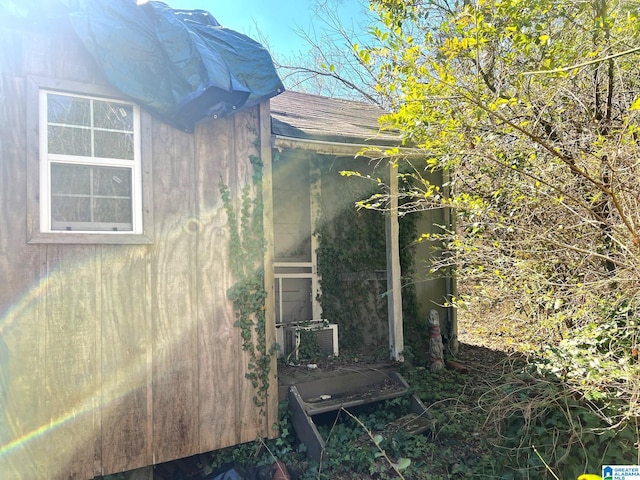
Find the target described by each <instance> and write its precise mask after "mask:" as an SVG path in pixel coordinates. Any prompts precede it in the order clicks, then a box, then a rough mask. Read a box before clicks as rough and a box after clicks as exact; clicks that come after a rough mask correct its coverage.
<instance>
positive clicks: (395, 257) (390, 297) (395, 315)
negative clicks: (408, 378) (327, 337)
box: [386, 161, 404, 362]
mask: <svg viewBox="0 0 640 480" xmlns="http://www.w3.org/2000/svg"><path fill="white" fill-rule="evenodd" d="M389 190H390V191H389V194H390V201H389V214H388V216H387V218H386V232H387V306H388V310H389V352H390V354H391V358H392V359H393V360H396V361H398V362H402V361H404V357H403V355H402V353H403V351H404V336H403V330H402V291H401V275H402V274H401V271H400V227H399V225H398V165H397V164H396V163H395V162H393V161H389Z"/></svg>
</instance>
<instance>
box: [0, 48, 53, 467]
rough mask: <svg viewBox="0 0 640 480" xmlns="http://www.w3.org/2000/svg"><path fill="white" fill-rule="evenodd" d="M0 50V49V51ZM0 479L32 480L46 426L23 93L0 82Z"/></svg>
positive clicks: (13, 82)
mask: <svg viewBox="0 0 640 480" xmlns="http://www.w3.org/2000/svg"><path fill="white" fill-rule="evenodd" d="M0 48H1V47H0ZM0 98H6V99H13V100H15V101H14V102H11V103H5V104H4V106H3V108H0V405H1V407H2V408H0V472H3V473H4V474H6V475H7V476H8V477H12V478H39V477H40V476H41V474H40V472H41V471H43V470H42V469H43V468H44V464H45V462H46V456H45V455H44V454H43V453H42V452H43V449H42V447H43V446H44V445H46V442H45V440H44V438H43V435H41V434H39V432H41V431H42V428H43V427H44V426H46V425H47V424H48V419H46V420H45V418H44V414H43V409H42V408H41V401H40V396H39V391H40V387H41V384H42V381H43V380H42V374H43V371H42V366H43V364H44V358H43V357H42V356H40V355H39V350H40V346H41V343H42V341H43V332H42V329H41V328H40V317H39V315H38V310H39V308H38V307H39V298H40V296H41V293H42V288H43V285H44V279H43V278H41V276H40V267H39V262H40V258H41V257H40V249H39V248H37V247H35V248H34V247H32V246H28V245H27V244H26V222H25V214H26V207H25V205H26V199H25V194H26V189H25V188H24V185H25V183H26V168H25V162H26V158H25V157H26V156H25V151H26V145H25V142H26V135H25V133H24V132H25V130H24V129H25V111H24V107H23V106H24V102H25V86H24V80H23V79H22V78H19V77H10V76H4V75H0Z"/></svg>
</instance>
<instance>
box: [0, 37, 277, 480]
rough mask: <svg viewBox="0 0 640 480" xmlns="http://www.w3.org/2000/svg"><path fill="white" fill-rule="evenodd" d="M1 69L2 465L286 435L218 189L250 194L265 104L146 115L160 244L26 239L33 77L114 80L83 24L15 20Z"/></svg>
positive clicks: (143, 456)
mask: <svg viewBox="0 0 640 480" xmlns="http://www.w3.org/2000/svg"><path fill="white" fill-rule="evenodd" d="M0 75H1V76H0V472H1V473H0V476H1V477H2V478H7V479H25V480H31V479H35V478H38V479H49V478H51V479H58V478H60V479H62V478H64V479H69V478H74V479H76V478H77V479H87V478H92V477H93V476H95V475H99V474H106V473H112V472H117V471H123V470H128V469H132V468H136V467H140V466H144V465H149V464H152V463H159V462H164V461H167V460H171V459H175V458H179V457H184V456H188V455H193V454H195V453H198V452H204V451H209V450H213V449H218V448H222V447H225V446H229V445H233V444H237V443H240V442H246V441H250V440H254V439H255V438H256V437H257V436H267V435H273V431H272V429H271V428H270V427H271V424H272V421H273V419H274V418H276V417H275V415H276V412H277V405H276V404H275V402H276V401H277V399H276V396H275V395H273V396H271V397H270V399H269V401H268V405H267V411H268V416H269V418H268V419H261V418H260V415H259V411H258V409H257V407H255V405H254V403H253V397H254V395H255V392H254V390H253V388H252V387H251V384H250V382H249V381H248V380H246V379H245V373H246V371H247V365H248V363H249V359H248V356H247V353H246V352H243V351H242V344H241V338H240V332H239V330H238V329H237V328H236V327H234V321H235V318H234V313H233V309H232V305H231V303H230V302H229V300H228V299H227V296H226V292H227V289H228V288H229V287H230V286H232V284H233V283H234V279H233V278H232V277H231V274H230V271H229V265H228V264H229V227H228V225H227V216H226V213H225V211H224V209H223V204H222V199H221V196H220V193H219V185H220V182H223V183H224V184H226V185H228V186H229V187H230V189H231V192H232V195H233V198H234V199H235V201H236V202H237V203H238V205H237V206H238V208H239V207H240V197H241V194H242V189H243V187H244V186H245V185H247V184H249V183H250V182H251V181H252V180H251V179H252V174H253V171H252V166H251V163H250V161H249V156H250V155H259V154H260V151H259V145H258V143H257V142H256V139H257V136H258V132H260V131H262V132H265V129H264V128H262V129H261V128H260V112H259V108H258V107H256V108H254V109H251V110H249V111H245V112H240V113H238V114H236V115H235V116H234V117H232V118H227V119H222V120H216V121H211V122H207V123H204V124H202V125H200V126H198V128H197V130H196V132H195V134H187V133H182V132H180V131H177V130H175V129H173V128H171V127H169V126H167V125H166V124H164V123H162V122H160V121H158V120H155V119H153V118H151V117H150V116H148V115H147V116H146V117H145V118H146V120H144V122H143V139H142V140H143V153H142V155H143V157H142V163H143V169H144V170H147V171H148V170H150V171H149V172H148V175H147V176H146V177H145V178H148V179H152V184H151V185H149V184H145V185H143V189H145V190H146V193H145V198H148V199H152V202H151V205H149V204H146V205H144V208H147V209H152V212H150V213H152V215H151V216H150V218H152V219H153V226H152V227H153V228H152V229H150V230H151V231H152V232H153V235H152V244H149V245H56V244H27V208H26V205H27V201H28V198H27V194H28V189H27V184H28V179H27V168H26V165H27V162H28V161H29V158H31V159H33V155H37V145H33V144H27V138H30V137H32V136H33V135H28V132H27V108H28V106H27V84H28V81H29V80H28V76H30V75H37V76H41V77H48V78H54V79H62V80H73V81H76V82H88V83H104V81H103V79H102V76H101V74H100V73H99V72H98V70H97V69H96V67H95V65H94V64H93V61H92V60H91V58H90V57H89V56H88V55H87V54H86V53H85V51H84V50H83V48H82V47H81V46H80V45H79V44H78V43H77V42H76V41H75V37H74V36H73V34H71V33H70V32H66V31H61V32H53V31H47V32H44V33H43V32H42V31H28V32H21V31H17V30H13V31H11V30H8V29H4V30H3V29H2V26H1V25H0ZM29 108H32V107H29ZM264 118H265V117H264V116H263V120H262V121H265V119H264ZM266 118H267V119H268V116H267V117H266ZM266 132H268V130H266ZM32 133H33V132H32ZM267 141H268V139H267ZM264 151H268V150H265V149H263V154H264ZM30 156H31V157H30ZM150 187H151V188H152V196H151V195H148V193H149V191H148V189H149V188H150ZM30 194H34V195H37V192H30ZM274 331H275V330H274ZM273 334H274V333H273V332H269V333H268V336H269V338H272V337H273ZM272 377H273V378H275V377H274V376H273V375H272Z"/></svg>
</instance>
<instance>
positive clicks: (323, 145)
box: [271, 135, 424, 158]
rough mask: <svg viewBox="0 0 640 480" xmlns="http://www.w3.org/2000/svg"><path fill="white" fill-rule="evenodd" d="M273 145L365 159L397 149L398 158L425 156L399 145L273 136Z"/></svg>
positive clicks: (380, 155) (381, 155)
mask: <svg viewBox="0 0 640 480" xmlns="http://www.w3.org/2000/svg"><path fill="white" fill-rule="evenodd" d="M271 145H272V146H273V147H274V148H277V149H278V150H282V149H302V150H310V151H313V152H315V153H320V154H323V155H335V156H344V157H348V156H352V157H365V158H384V157H388V155H385V152H386V151H388V150H393V149H397V150H398V156H401V157H403V158H408V157H422V156H424V154H423V153H422V152H421V151H420V150H419V149H416V148H407V147H398V146H397V145H371V144H366V143H351V142H350V143H345V142H336V141H330V140H316V139H310V138H295V137H287V136H283V135H272V136H271Z"/></svg>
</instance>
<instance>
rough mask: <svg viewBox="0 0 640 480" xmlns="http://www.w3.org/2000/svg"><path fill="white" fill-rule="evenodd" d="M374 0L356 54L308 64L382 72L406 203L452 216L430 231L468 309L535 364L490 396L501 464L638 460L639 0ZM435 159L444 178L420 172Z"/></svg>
mask: <svg viewBox="0 0 640 480" xmlns="http://www.w3.org/2000/svg"><path fill="white" fill-rule="evenodd" d="M371 5H372V11H373V12H374V13H376V14H377V15H378V21H377V22H372V23H371V25H370V28H369V33H370V34H371V37H370V38H369V39H363V38H362V36H361V35H358V36H357V37H356V36H352V37H351V38H352V41H351V42H350V43H351V47H352V51H351V52H350V54H351V58H352V59H355V61H352V62H343V61H342V60H340V59H338V60H336V61H335V63H331V64H327V60H329V61H331V62H333V59H334V58H336V57H335V56H330V55H325V56H323V57H322V58H323V60H324V62H320V63H319V64H317V65H316V68H315V70H316V71H317V72H318V73H319V74H320V75H322V74H323V72H324V73H327V75H326V76H325V78H334V79H338V80H339V77H340V72H341V68H343V67H344V66H345V65H346V66H347V68H348V69H349V72H348V73H347V74H346V76H347V80H348V81H347V82H345V83H344V84H343V85H346V86H347V87H348V86H349V80H350V79H352V78H354V75H353V71H352V70H353V69H354V68H355V69H361V70H362V72H363V73H362V75H361V77H360V78H362V79H370V78H371V72H377V75H378V76H377V80H376V81H375V82H370V83H369V85H368V86H369V87H370V88H371V91H373V92H374V93H372V94H369V95H365V96H364V97H365V98H369V99H373V100H374V101H376V102H377V103H379V104H382V105H385V106H387V107H389V109H390V110H391V111H392V113H391V114H390V115H388V116H386V118H385V119H384V126H385V127H386V128H391V129H394V130H397V131H400V132H402V133H403V134H404V136H405V138H406V142H407V146H411V147H413V148H415V149H417V150H419V151H421V152H423V153H424V156H425V161H424V162H422V161H421V162H416V161H412V162H409V161H408V160H407V159H404V158H402V157H401V156H399V155H398V154H399V152H398V151H389V152H387V153H388V154H389V155H390V156H391V157H392V158H394V161H397V162H398V164H399V165H402V166H403V168H407V167H408V168H411V169H413V172H412V173H411V176H412V177H413V179H414V183H413V184H411V188H408V189H405V190H404V191H403V192H401V195H402V197H403V200H404V202H403V205H404V207H403V208H404V212H405V213H407V214H410V213H412V212H418V211H424V210H427V209H432V208H441V207H443V206H445V207H450V208H451V209H452V210H453V211H454V213H455V217H456V222H457V227H456V228H453V229H447V228H444V229H443V230H442V232H440V233H438V234H433V233H430V234H427V235H424V237H423V238H424V239H425V240H429V241H433V240H436V241H442V242H444V243H445V244H446V245H447V247H448V249H449V252H450V253H451V255H450V256H449V257H445V258H443V260H442V262H440V263H439V264H438V265H436V266H435V267H434V269H435V270H437V269H441V270H444V269H447V268H450V267H452V266H455V267H457V272H458V284H459V287H460V296H459V298H457V299H456V305H457V307H458V308H459V309H460V311H461V317H466V318H467V319H469V320H470V321H471V322H473V321H474V319H475V318H478V317H481V318H486V317H489V318H491V319H492V322H491V324H490V325H489V324H485V325H484V326H483V328H484V333H483V334H484V335H488V336H492V335H498V334H500V335H502V337H501V340H502V342H503V345H504V344H506V345H507V347H508V348H509V349H510V350H520V351H522V350H525V351H526V352H527V355H529V360H530V362H531V363H532V365H533V366H534V367H535V370H536V374H535V375H533V372H531V371H529V372H528V373H523V372H514V375H516V374H517V375H524V377H518V379H517V380H516V377H515V376H514V377H513V378H511V377H501V379H502V380H501V381H502V382H503V387H504V388H503V389H502V393H501V394H500V395H498V396H497V397H496V398H495V399H494V400H495V401H496V402H497V404H498V405H501V406H502V407H504V408H496V409H491V410H488V411H487V413H488V414H490V415H491V419H492V420H491V421H492V422H493V423H494V424H495V425H498V426H500V429H501V430H500V432H501V434H505V436H504V438H503V444H502V446H501V447H500V448H501V449H506V450H508V454H505V455H498V456H497V457H498V458H503V459H504V463H502V464H498V463H496V468H497V470H496V471H503V472H504V471H506V470H509V469H511V476H512V477H513V478H528V477H527V476H531V478H540V476H541V475H544V474H545V472H547V473H546V474H548V473H549V471H548V469H546V467H545V468H543V469H542V470H541V469H539V468H538V467H540V466H541V465H543V460H544V462H548V463H549V468H550V469H552V470H553V469H556V471H557V472H558V473H559V474H560V475H561V476H565V473H567V476H569V477H570V475H571V472H576V471H580V470H581V469H584V468H586V467H588V468H594V467H596V466H597V465H598V462H603V461H610V462H616V461H619V460H620V458H619V457H616V456H617V455H621V456H624V457H625V458H626V461H628V462H631V463H640V460H639V459H638V452H639V450H638V435H637V428H636V424H637V420H638V416H639V414H640V411H639V400H638V399H639V398H640V395H639V393H640V388H639V385H638V378H639V373H640V372H639V371H638V368H639V366H638V347H637V344H638V333H639V331H640V314H639V313H638V307H639V305H638V299H639V298H640V295H639V293H640V230H639V228H640V220H639V219H640V217H639V216H638V212H639V207H640V205H639V204H638V198H639V197H638V177H639V175H638V174H639V173H640V172H639V171H638V170H639V166H640V164H639V163H638V161H637V152H638V147H639V146H640V145H639V143H638V110H640V88H639V85H638V79H639V78H640V69H639V67H638V65H640V64H639V63H638V55H639V54H640V49H639V48H638V47H637V45H638V40H639V39H640V22H638V17H639V16H640V10H639V8H640V7H639V6H638V4H637V3H635V2H626V1H622V2H611V1H607V0H588V1H584V2H568V1H564V0H532V1H527V2H522V1H516V0H501V1H496V2H494V1H484V0H480V1H477V2H462V1H447V0H434V1H428V2H427V1H417V2H406V1H402V0H373V1H372V2H371ZM340 31H341V32H342V35H341V36H340V38H345V37H349V35H348V34H347V35H345V30H344V28H341V29H340ZM315 47H316V48H319V46H318V45H315ZM334 48H335V46H334ZM307 70H309V69H307ZM364 81H365V82H366V81H368V80H364ZM358 90H359V91H361V90H362V85H359V89H358ZM433 170H442V171H444V172H446V174H447V175H448V176H449V178H450V181H448V182H447V183H446V184H445V185H444V186H443V187H441V186H439V185H435V184H432V183H430V182H429V181H428V180H427V179H426V174H427V173H428V172H431V171H433ZM405 171H406V170H405ZM445 189H448V190H449V193H450V195H445ZM362 205H365V206H368V207H369V208H372V209H384V205H385V204H384V202H381V201H380V197H379V196H375V197H373V198H371V200H370V201H369V202H368V203H367V202H365V203H363V204H362ZM516 330H519V331H520V332H526V334H527V335H526V336H522V335H518V336H516V338H513V337H511V336H510V333H512V332H514V331H516ZM532 368H533V367H532ZM511 389H513V391H512V390H511ZM494 392H495V393H499V391H498V390H495V391H494ZM516 392H517V393H516ZM501 395H502V397H501ZM501 398H504V399H505V402H504V403H503V402H502V400H500V399H501ZM514 400H517V402H515V403H513V402H514ZM507 406H508V407H509V408H506V407H507ZM518 419H519V420H518ZM623 438H626V439H627V440H628V442H629V443H628V444H627V446H626V447H624V444H623V443H616V442H617V441H618V440H617V439H623ZM632 440H633V441H632ZM533 445H536V448H537V453H536V452H534V451H533ZM608 445H612V446H608ZM501 451H502V450H501ZM595 470H596V471H597V468H595ZM503 474H504V475H507V473H503ZM503 474H500V475H503ZM505 478H508V477H505Z"/></svg>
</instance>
